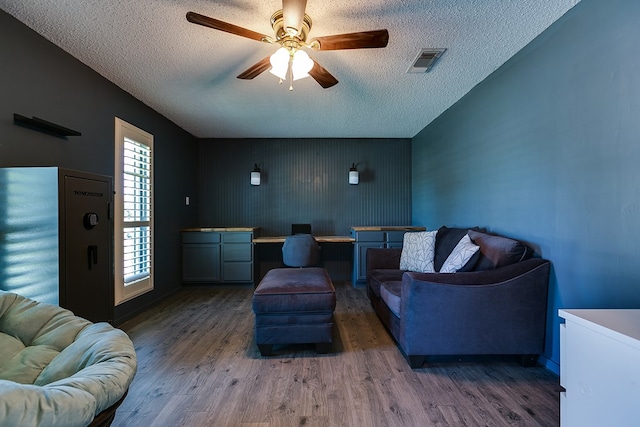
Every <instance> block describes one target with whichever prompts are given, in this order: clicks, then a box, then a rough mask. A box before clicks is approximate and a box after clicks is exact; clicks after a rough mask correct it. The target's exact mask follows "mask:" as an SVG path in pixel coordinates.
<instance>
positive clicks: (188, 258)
mask: <svg viewBox="0 0 640 427" xmlns="http://www.w3.org/2000/svg"><path fill="white" fill-rule="evenodd" d="M182 281H183V282H219V281H220V244H218V243H184V244H183V245H182Z"/></svg>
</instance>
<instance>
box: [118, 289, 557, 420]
mask: <svg viewBox="0 0 640 427" xmlns="http://www.w3.org/2000/svg"><path fill="white" fill-rule="evenodd" d="M252 292H253V289H252V288H236V289H220V288H215V287H199V288H194V287H190V288H185V289H184V290H181V291H180V292H179V293H178V294H176V295H175V296H173V297H171V298H170V299H168V300H166V301H164V302H163V303H161V304H159V305H158V306H156V307H154V308H152V309H150V310H148V311H147V312H145V313H142V314H140V315H139V316H137V317H135V318H133V319H131V320H130V321H128V322H126V323H125V324H123V325H122V326H121V328H122V329H123V330H125V331H126V332H127V333H128V334H129V335H130V337H131V339H132V340H133V342H134V344H135V347H136V351H137V354H138V364H139V367H138V373H137V375H136V377H135V379H134V381H133V383H132V385H131V387H130V390H129V395H128V396H127V398H126V399H125V401H124V403H123V404H122V406H121V407H120V409H118V412H117V414H116V418H115V420H114V423H113V426H145V427H151V426H243V427H281V426H303V425H304V426H332V427H333V426H367V427H369V426H385V427H389V426H403V427H405V426H557V425H559V411H560V409H559V390H560V387H559V379H558V377H557V376H556V375H555V374H553V373H552V372H551V371H548V370H547V369H545V368H542V367H535V368H523V367H521V366H520V365H519V364H518V363H517V361H515V360H509V359H496V358H484V359H462V360H461V359H460V358H448V359H438V360H429V362H428V363H427V364H425V365H424V367H423V368H421V369H416V370H413V371H412V370H411V369H410V368H409V366H408V365H407V363H406V361H405V360H404V358H403V357H402V355H401V353H400V351H399V350H398V348H397V347H396V345H395V343H394V341H393V340H392V339H391V338H390V336H389V335H388V333H387V331H386V330H385V329H384V327H383V326H382V324H381V323H380V322H379V321H378V319H377V317H376V316H375V314H374V312H373V310H372V309H371V306H370V305H369V302H368V300H367V298H366V295H365V291H364V289H354V288H352V287H351V286H350V284H348V283H341V284H336V293H337V299H338V303H337V307H336V312H335V321H336V333H335V338H334V353H332V354H326V355H318V354H316V353H315V351H314V347H313V346H307V345H295V346H285V347H276V348H275V349H274V356H271V357H268V358H265V357H261V356H260V353H259V352H258V349H257V347H256V344H255V341H254V339H253V320H254V317H253V312H252V311H251V296H252Z"/></svg>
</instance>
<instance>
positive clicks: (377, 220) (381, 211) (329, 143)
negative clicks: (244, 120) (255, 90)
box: [199, 139, 411, 236]
mask: <svg viewBox="0 0 640 427" xmlns="http://www.w3.org/2000/svg"><path fill="white" fill-rule="evenodd" d="M199 159H200V163H199V165H200V166H199V170H200V225H202V226H223V225H226V226H257V227H261V230H260V231H261V234H262V235H267V236H269V235H271V236H273V235H276V236H277V235H286V234H289V233H290V226H291V224H292V223H311V224H312V231H313V233H314V234H319V235H347V234H349V228H350V227H351V226H354V225H406V224H408V223H410V221H411V167H410V165H411V141H410V140H409V139H237V140H236V139H232V140H225V139H211V140H202V141H201V142H200V157H199ZM254 163H257V164H258V165H259V166H260V168H261V169H262V184H261V185H260V186H252V185H250V183H249V174H250V172H251V170H252V169H253V165H254ZM352 163H356V165H357V168H358V170H359V172H360V184H359V185H350V184H349V183H348V179H347V178H348V173H349V168H350V166H351V164H352Z"/></svg>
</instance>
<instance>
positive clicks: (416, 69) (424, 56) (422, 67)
mask: <svg viewBox="0 0 640 427" xmlns="http://www.w3.org/2000/svg"><path fill="white" fill-rule="evenodd" d="M445 50H447V49H422V50H420V52H418V56H416V59H415V60H414V61H413V64H411V66H410V67H409V69H408V70H407V73H428V72H429V70H430V69H431V68H432V67H433V64H434V63H435V62H436V61H437V60H438V58H440V57H441V56H442V54H443V53H444V51H445Z"/></svg>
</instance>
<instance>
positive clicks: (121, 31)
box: [0, 0, 579, 138]
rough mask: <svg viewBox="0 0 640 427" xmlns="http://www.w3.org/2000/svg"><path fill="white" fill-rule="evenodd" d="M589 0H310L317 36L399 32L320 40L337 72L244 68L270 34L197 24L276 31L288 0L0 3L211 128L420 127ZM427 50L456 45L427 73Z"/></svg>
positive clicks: (257, 132) (267, 49)
mask: <svg viewBox="0 0 640 427" xmlns="http://www.w3.org/2000/svg"><path fill="white" fill-rule="evenodd" d="M578 1H579V0H384V1H383V0H350V1H337V0H323V1H320V0H308V2H307V9H306V12H307V14H308V15H309V16H310V17H311V19H312V20H313V27H312V29H311V31H310V34H309V37H310V38H313V37H314V36H325V35H332V34H340V33H348V32H355V31H366V30H376V29H381V28H387V29H388V30H389V45H388V46H387V47H386V48H383V49H361V50H342V51H321V52H315V51H311V52H310V55H311V57H312V58H313V59H314V60H316V61H317V62H319V63H320V64H321V65H322V66H324V67H325V68H326V69H327V70H328V71H329V72H331V73H332V74H333V75H334V76H335V77H336V78H337V79H338V80H339V82H340V83H338V84H337V85H336V86H334V87H332V88H329V89H322V88H321V87H320V86H319V85H318V84H317V83H316V82H315V81H314V80H313V79H311V78H307V79H303V80H298V81H296V82H294V90H293V92H290V91H289V90H287V89H288V87H287V85H286V84H282V85H280V84H278V79H277V78H276V77H274V76H273V75H271V74H270V73H268V72H265V73H263V74H261V75H259V76H258V77H256V78H255V79H254V80H239V79H236V76H237V75H238V74H239V73H240V72H242V71H244V70H245V69H247V68H249V67H250V66H251V65H253V64H254V63H256V62H257V61H259V60H260V59H262V58H264V57H265V56H268V55H269V54H270V53H272V52H274V51H275V49H276V48H275V47H274V45H269V44H266V43H260V42H256V41H253V40H249V39H246V38H242V37H238V36H235V35H232V34H228V33H224V32H220V31H216V30H213V29H210V28H206V27H202V26H200V25H194V24H191V23H189V22H188V21H187V20H186V19H185V15H186V13H187V11H194V12H197V13H200V14H203V15H207V16H210V17H214V18H217V19H220V20H222V21H226V22H229V23H232V24H235V25H239V26H242V27H245V28H248V29H251V30H254V31H257V32H260V33H263V34H267V35H272V33H273V31H272V29H271V26H270V23H269V18H270V17H271V14H272V13H273V12H275V11H276V10H278V9H280V8H281V7H282V3H281V2H280V1H278V0H261V1H255V0H254V1H251V0H231V1H225V2H215V1H207V0H185V1H180V0H110V1H109V0H20V1H15V0H0V8H2V9H3V10H5V11H6V12H8V13H9V14H11V15H13V16H15V17H16V18H18V19H19V20H20V21H22V22H24V23H25V24H26V25H28V26H29V27H31V28H32V29H34V30H35V31H37V32H38V33H40V34H41V35H43V36H44V37H45V38H47V39H49V40H51V41H52V42H53V43H55V44H56V45H58V46H60V47H61V48H62V49H64V50H65V51H67V52H69V53H70V54H71V55H73V56H74V57H76V58H78V59H79V60H80V61H82V62H83V63H85V64H86V65H88V66H89V67H91V68H92V69H94V70H95V71H97V72H98V73H100V74H101V75H103V76H104V77H106V78H107V79H109V80H110V81H112V82H113V83H115V84H116V85H118V86H119V87H121V88H122V89H124V90H126V91H127V92H129V93H131V94H132V95H133V96H135V97H136V98H138V99H140V100H141V101H143V102H144V103H146V104H147V105H149V106H150V107H152V108H153V109H155V110H156V111H158V112H160V113H161V114H163V115H164V116H166V117H167V118H169V119H170V120H172V121H173V122H175V123H176V124H178V125H179V126H181V127H182V128H184V129H185V130H187V131H188V132H190V133H192V134H193V135H195V136H197V137H201V138H299V137H319V138H334V137H335V138H341V137H352V138H367V137H378V138H411V137H413V136H415V135H416V134H417V133H418V132H419V131H420V130H422V129H423V128H424V127H425V126H426V125H428V124H429V123H430V122H431V121H432V120H434V119H435V118H436V117H438V116H439V115H440V114H441V113H442V112H444V111H445V110H446V109H447V108H449V107H450V106H451V105H452V104H454V103H455V102H456V101H457V100H459V99H460V98H461V97H462V96H464V95H465V94H466V93H467V92H469V90H471V89H472V88H473V87H474V86H475V85H476V84H478V83H479V82H481V81H482V80H483V79H484V78H486V77H487V76H488V75H489V74H490V73H491V72H493V71H494V70H495V69H497V68H498V67H500V65H502V64H503V63H504V62H505V61H507V60H508V59H509V58H510V57H512V56H513V55H514V54H515V53H516V52H518V51H519V50H520V49H522V48H523V47H524V46H525V45H526V44H527V43H529V42H530V41H531V40H532V39H533V38H534V37H536V36H537V35H538V34H540V33H541V32H542V31H544V29H546V28H547V27H548V26H549V25H550V24H552V23H553V22H554V21H556V20H557V19H558V18H559V17H560V16H562V15H563V14H564V13H565V12H566V11H567V10H569V9H570V8H572V7H573V6H574V5H575V4H576V3H578ZM422 48H446V49H447V51H446V52H445V53H444V55H443V56H442V57H441V58H440V60H439V61H438V62H437V63H436V65H435V67H434V68H433V69H432V70H431V71H430V72H429V73H426V74H408V73H407V69H408V68H409V66H410V65H411V63H412V62H413V60H414V59H415V57H416V55H417V54H418V52H419V51H420V49H422Z"/></svg>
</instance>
